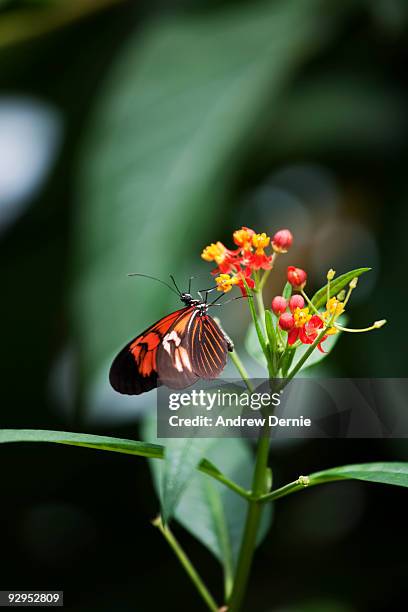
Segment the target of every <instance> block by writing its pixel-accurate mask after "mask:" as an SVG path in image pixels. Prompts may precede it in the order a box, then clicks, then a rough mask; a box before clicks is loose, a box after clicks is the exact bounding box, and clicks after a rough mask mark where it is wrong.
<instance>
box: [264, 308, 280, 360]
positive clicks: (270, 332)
mask: <svg viewBox="0 0 408 612" xmlns="http://www.w3.org/2000/svg"><path fill="white" fill-rule="evenodd" d="M265 328H266V334H267V336H268V340H269V346H270V348H271V351H272V352H275V351H276V349H277V339H276V333H275V326H274V321H273V315H272V312H271V311H270V310H265Z"/></svg>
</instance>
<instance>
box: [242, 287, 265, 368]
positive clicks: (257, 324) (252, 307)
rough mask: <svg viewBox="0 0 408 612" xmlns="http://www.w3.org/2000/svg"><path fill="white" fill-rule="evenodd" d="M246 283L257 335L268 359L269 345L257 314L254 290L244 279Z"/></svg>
mask: <svg viewBox="0 0 408 612" xmlns="http://www.w3.org/2000/svg"><path fill="white" fill-rule="evenodd" d="M244 284H245V289H246V292H247V296H248V305H249V310H250V312H251V316H252V320H253V322H254V325H255V329H256V333H257V336H258V340H259V344H260V345H261V348H262V351H263V353H264V355H265V357H266V359H268V347H267V345H266V341H265V338H264V335H263V332H262V329H261V326H260V325H259V321H258V316H257V314H256V309H255V305H254V297H253V295H252V291H251V290H250V288H249V287H248V284H247V283H246V282H245V281H244Z"/></svg>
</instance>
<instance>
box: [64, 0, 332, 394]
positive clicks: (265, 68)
mask: <svg viewBox="0 0 408 612" xmlns="http://www.w3.org/2000/svg"><path fill="white" fill-rule="evenodd" d="M320 6H321V3H320V2H319V1H317V0H316V1H311V2H308V3H307V5H306V4H304V3H299V2H297V1H295V0H289V1H288V0H285V1H283V0H281V1H274V2H267V3H253V4H252V3H251V4H245V3H237V4H236V5H234V6H230V7H225V8H223V9H220V8H219V7H217V10H214V11H211V10H209V11H207V12H205V13H201V12H198V11H197V12H194V13H192V14H191V15H188V14H186V13H183V14H180V15H172V16H169V17H166V18H165V19H162V20H159V21H156V22H153V23H151V24H150V26H149V27H147V29H146V30H145V31H144V32H143V34H142V35H140V32H139V31H135V33H134V34H132V35H131V36H130V38H129V40H128V41H127V43H126V44H125V45H124V46H123V48H122V49H121V52H120V54H119V55H118V56H117V58H116V62H115V64H114V67H113V69H112V71H111V73H110V75H109V77H108V78H107V80H106V82H105V85H104V87H102V89H101V92H100V97H99V103H98V104H97V107H96V109H95V112H94V114H93V117H92V120H91V124H90V127H89V133H88V138H87V140H86V143H85V146H84V149H83V155H82V163H81V178H80V181H79V200H78V207H77V215H76V218H75V219H74V223H73V227H74V228H75V232H76V233H75V236H74V251H75V255H76V256H75V265H74V284H73V292H72V323H73V331H74V336H75V339H76V342H77V345H78V347H79V357H80V361H81V363H80V373H81V386H82V388H84V387H85V386H86V385H88V384H89V383H90V382H91V381H93V380H95V379H96V377H97V375H98V372H99V371H100V370H101V369H103V368H105V367H106V365H107V362H108V360H109V358H110V357H111V356H113V354H114V352H115V351H116V350H117V349H118V347H119V346H120V345H121V344H122V343H123V342H125V341H126V340H128V339H129V338H130V337H131V336H132V335H133V336H134V335H136V333H138V332H139V331H140V330H141V329H143V327H144V326H145V325H147V324H149V323H151V322H152V320H154V318H155V317H157V318H158V317H159V316H161V315H163V314H164V312H165V310H166V308H167V306H166V301H167V302H169V300H170V298H171V294H168V297H167V298H166V293H165V292H164V290H163V288H162V287H160V286H159V285H158V284H154V283H149V281H142V280H141V279H137V280H135V279H133V280H130V279H128V278H126V273H127V272H133V271H136V272H137V271H139V272H140V271H141V272H148V273H153V274H155V275H162V276H163V277H165V276H166V275H168V273H170V272H173V273H177V272H179V273H180V270H181V273H185V274H186V276H188V274H189V273H191V272H194V268H196V266H198V265H199V261H200V260H199V253H200V249H201V247H202V245H203V244H205V242H206V241H207V240H208V239H211V237H212V234H211V232H210V230H209V228H211V227H214V226H215V225H217V226H218V224H219V207H220V203H221V202H222V200H223V199H224V198H225V196H226V194H227V193H228V192H229V189H230V187H231V182H232V179H233V177H234V176H235V175H236V174H237V173H238V172H239V170H240V167H241V165H242V164H243V163H244V160H245V159H247V156H248V148H249V147H250V146H251V142H252V139H253V138H254V133H255V131H256V130H257V129H259V128H261V127H262V124H263V121H264V117H265V115H266V114H267V112H268V113H269V109H270V108H271V104H273V102H274V100H275V99H276V98H277V96H278V95H279V94H280V93H281V91H282V89H283V87H284V86H285V85H286V83H287V81H288V79H289V78H290V76H291V75H292V73H293V71H294V69H295V68H296V66H297V65H299V64H300V63H301V62H304V61H305V59H306V58H307V57H308V56H309V55H310V54H311V53H312V51H313V50H314V49H316V47H317V46H318V44H319V43H321V42H322V38H321V37H320V36H319V26H320V15H319V7H320ZM254 140H255V138H254ZM192 256H194V261H195V262H197V263H196V264H195V263H194V264H193V265H191V264H190V263H189V262H190V259H191V257H192ZM187 268H189V270H188V272H186V270H187ZM172 303H174V302H172ZM136 322H137V326H136V325H135V323H136Z"/></svg>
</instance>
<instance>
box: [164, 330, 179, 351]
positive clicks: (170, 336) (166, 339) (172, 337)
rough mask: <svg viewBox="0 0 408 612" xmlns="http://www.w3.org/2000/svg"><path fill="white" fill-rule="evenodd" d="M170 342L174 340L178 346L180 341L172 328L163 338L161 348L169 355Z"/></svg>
mask: <svg viewBox="0 0 408 612" xmlns="http://www.w3.org/2000/svg"><path fill="white" fill-rule="evenodd" d="M170 342H174V344H175V346H176V347H177V346H179V345H180V342H181V338H180V336H179V335H178V334H177V332H176V331H174V329H173V331H171V332H170V333H169V334H166V335H165V336H164V338H163V348H164V350H165V351H166V353H168V354H169V355H171V346H170Z"/></svg>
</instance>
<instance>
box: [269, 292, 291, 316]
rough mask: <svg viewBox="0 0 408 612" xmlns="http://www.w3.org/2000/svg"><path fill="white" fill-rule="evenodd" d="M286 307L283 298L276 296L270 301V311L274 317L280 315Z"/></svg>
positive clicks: (286, 304)
mask: <svg viewBox="0 0 408 612" xmlns="http://www.w3.org/2000/svg"><path fill="white" fill-rule="evenodd" d="M287 307H288V303H287V301H286V300H285V298H284V297H282V296H281V295H277V296H276V297H274V298H273V300H272V310H273V312H274V313H275V314H276V315H281V314H282V313H283V312H285V310H286V308H287Z"/></svg>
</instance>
